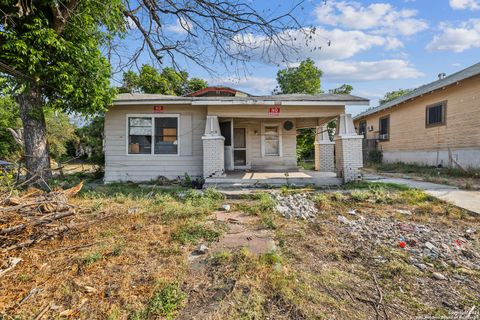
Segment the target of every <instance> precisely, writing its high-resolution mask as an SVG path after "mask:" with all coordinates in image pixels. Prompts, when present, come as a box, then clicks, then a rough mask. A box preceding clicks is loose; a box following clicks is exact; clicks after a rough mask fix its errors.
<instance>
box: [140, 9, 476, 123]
mask: <svg viewBox="0 0 480 320" xmlns="http://www.w3.org/2000/svg"><path fill="white" fill-rule="evenodd" d="M293 3H294V1H293V0H281V1H280V0H277V1H274V0H269V1H267V0H256V1H251V4H252V5H253V6H255V7H256V8H258V9H260V10H262V9H271V10H276V11H278V12H281V11H282V10H284V9H286V8H288V7H289V6H291V5H292V4H293ZM295 16H296V17H297V19H299V20H300V21H301V22H302V24H304V25H306V26H314V27H316V28H317V31H316V33H315V35H314V37H313V40H311V41H312V42H311V43H310V47H314V46H317V47H322V49H321V50H316V51H314V52H311V51H310V50H309V49H306V48H300V53H299V54H296V55H295V56H292V59H291V60H292V61H291V63H292V64H293V65H295V63H296V62H299V61H301V60H302V59H305V58H307V57H309V58H312V59H313V60H314V61H315V62H316V64H317V66H319V67H320V68H321V69H322V70H323V71H324V75H323V77H322V89H323V90H324V91H327V90H328V89H331V88H335V87H338V86H340V85H341V84H343V83H347V84H351V85H352V86H353V87H354V92H353V94H356V95H359V96H362V97H366V98H369V99H371V103H370V105H371V106H376V105H377V103H378V99H379V98H380V97H382V96H383V95H384V93H385V92H387V91H391V90H396V89H399V88H415V87H417V86H420V85H422V84H425V83H428V82H431V81H434V80H435V79H436V78H437V75H438V74H439V73H441V72H444V73H446V74H451V73H453V72H455V71H458V70H460V69H463V68H465V67H468V66H470V65H472V64H475V63H477V62H480V0H397V1H360V0H357V1H348V0H345V1H331V0H328V1H326V3H325V2H324V1H322V0H315V1H313V0H312V1H306V2H305V3H304V5H303V8H302V9H299V10H297V11H296V12H295ZM167 30H168V32H170V33H172V34H175V33H177V36H178V37H181V36H182V31H183V30H182V28H178V21H177V22H171V23H170V24H169V25H167ZM292 32H293V33H295V32H296V31H295V30H293V31H292ZM261 40H262V39H261V38H255V40H254V41H261ZM329 41H331V45H330V46H328V42H329ZM253 56H254V61H252V62H251V63H250V64H249V65H248V66H247V68H246V69H245V70H240V72H234V73H231V74H228V72H225V71H224V70H222V71H223V72H219V73H218V74H217V75H212V74H211V73H208V72H206V71H205V70H203V69H202V68H200V67H198V66H195V65H193V64H191V63H188V64H187V63H186V64H184V65H183V66H182V67H184V68H185V69H186V70H187V71H188V72H189V73H190V75H191V76H196V77H201V78H204V79H207V80H208V82H209V84H210V85H216V84H217V85H218V84H220V85H228V86H232V87H236V88H239V89H242V90H245V91H247V92H249V93H252V94H270V93H271V91H272V90H273V89H274V88H275V86H276V81H275V75H276V72H277V71H278V69H279V67H278V66H276V65H273V64H268V63H265V62H263V61H262V60H263V59H261V58H260V54H257V55H255V54H254V55H253ZM255 57H257V58H255ZM179 61H181V60H179ZM145 62H147V63H148V62H149V61H148V59H145ZM218 68H221V66H219V67H218ZM365 108H366V107H365V106H351V107H349V108H348V111H349V112H351V113H352V114H354V115H355V114H357V113H359V112H361V111H363V110H364V109H365Z"/></svg>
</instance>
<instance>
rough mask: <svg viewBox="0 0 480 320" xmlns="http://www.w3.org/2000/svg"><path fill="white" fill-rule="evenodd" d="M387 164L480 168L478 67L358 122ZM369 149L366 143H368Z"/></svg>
mask: <svg viewBox="0 0 480 320" xmlns="http://www.w3.org/2000/svg"><path fill="white" fill-rule="evenodd" d="M354 123H355V128H356V130H357V132H358V134H363V135H365V138H366V139H376V140H377V141H378V146H377V148H378V149H379V150H382V151H383V160H384V162H388V163H394V162H403V163H416V164H421V165H433V166H450V167H451V166H458V165H459V166H461V167H463V168H467V167H476V168H478V167H480V63H478V64H475V65H473V66H471V67H468V68H466V69H464V70H461V71H459V72H457V73H454V74H452V75H449V76H447V77H445V74H440V75H439V80H437V81H434V82H432V83H429V84H426V85H423V86H421V87H419V88H417V89H415V90H413V91H412V92H410V93H408V94H406V95H404V96H401V97H399V98H397V99H395V100H393V101H390V102H388V103H385V104H383V105H381V106H378V107H376V108H373V109H370V110H367V111H365V112H363V113H361V114H359V115H358V116H356V117H355V118H354ZM365 145H368V144H367V143H366V144H365Z"/></svg>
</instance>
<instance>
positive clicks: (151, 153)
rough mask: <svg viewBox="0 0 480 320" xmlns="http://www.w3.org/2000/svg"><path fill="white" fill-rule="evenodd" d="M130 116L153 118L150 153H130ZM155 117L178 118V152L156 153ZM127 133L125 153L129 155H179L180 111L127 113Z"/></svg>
mask: <svg viewBox="0 0 480 320" xmlns="http://www.w3.org/2000/svg"><path fill="white" fill-rule="evenodd" d="M130 118H151V119H152V149H151V151H150V153H129V147H128V141H129V136H130V121H129V119H130ZM155 118H176V119H177V153H155ZM125 123H126V128H125V131H126V135H125V154H126V155H127V156H140V157H142V156H154V157H178V156H180V144H181V141H180V140H181V139H180V137H181V134H180V114H179V113H162V114H151V113H134V114H127V115H126V119H125Z"/></svg>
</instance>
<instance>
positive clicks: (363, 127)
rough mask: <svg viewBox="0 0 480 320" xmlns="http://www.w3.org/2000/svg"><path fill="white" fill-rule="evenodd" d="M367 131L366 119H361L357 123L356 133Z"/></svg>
mask: <svg viewBox="0 0 480 320" xmlns="http://www.w3.org/2000/svg"><path fill="white" fill-rule="evenodd" d="M365 132H367V121H365V120H362V121H360V123H359V124H358V134H365Z"/></svg>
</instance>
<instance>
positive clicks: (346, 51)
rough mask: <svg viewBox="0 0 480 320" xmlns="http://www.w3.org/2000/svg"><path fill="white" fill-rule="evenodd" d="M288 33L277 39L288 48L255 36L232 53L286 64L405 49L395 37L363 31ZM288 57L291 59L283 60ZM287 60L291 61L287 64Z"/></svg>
mask: <svg viewBox="0 0 480 320" xmlns="http://www.w3.org/2000/svg"><path fill="white" fill-rule="evenodd" d="M311 31H313V29H299V30H289V31H287V32H284V33H282V34H280V35H278V37H279V38H281V39H282V40H283V42H284V43H285V44H286V45H283V46H282V47H281V48H279V47H278V46H276V45H273V44H272V43H271V41H270V40H269V39H267V38H266V37H262V36H254V35H252V34H249V35H244V36H241V37H240V36H239V37H237V38H235V39H234V41H235V42H236V45H234V46H232V51H233V52H241V53H242V54H243V55H247V56H248V57H249V58H251V59H255V60H261V61H264V62H268V63H277V64H283V63H285V62H292V61H298V60H303V59H305V58H307V57H310V58H312V59H314V60H321V59H347V58H351V57H353V56H355V55H356V54H358V53H361V52H363V51H366V50H369V49H372V48H374V47H380V48H384V49H385V50H393V49H397V48H401V47H403V43H402V42H401V41H400V40H399V39H397V38H395V37H383V36H380V35H371V34H368V33H365V32H363V31H344V30H340V29H333V30H325V29H323V28H316V29H315V30H314V33H310V32H311ZM284 56H286V57H288V59H284V58H283V57H284ZM284 60H288V61H284Z"/></svg>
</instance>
